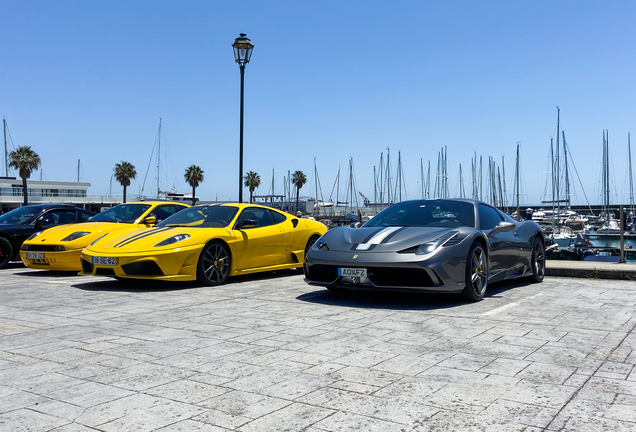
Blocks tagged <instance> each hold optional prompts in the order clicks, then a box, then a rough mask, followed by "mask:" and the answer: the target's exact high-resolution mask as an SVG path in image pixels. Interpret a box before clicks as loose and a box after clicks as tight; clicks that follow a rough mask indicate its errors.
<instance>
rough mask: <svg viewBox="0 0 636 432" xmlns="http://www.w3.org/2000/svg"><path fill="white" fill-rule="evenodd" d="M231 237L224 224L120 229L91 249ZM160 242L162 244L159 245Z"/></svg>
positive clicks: (115, 250) (117, 250)
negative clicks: (215, 225)
mask: <svg viewBox="0 0 636 432" xmlns="http://www.w3.org/2000/svg"><path fill="white" fill-rule="evenodd" d="M213 237H216V238H220V237H225V238H227V237H232V234H231V231H229V230H226V229H224V228H191V227H164V228H157V227H156V228H146V229H144V228H142V229H133V230H125V231H118V232H117V233H113V234H110V235H107V236H105V237H104V238H102V239H100V240H99V241H97V242H96V243H95V244H94V245H92V246H89V247H88V250H90V251H91V252H96V253H107V254H122V253H129V252H143V251H151V250H157V251H159V250H165V249H173V248H177V247H186V246H193V245H198V244H202V243H205V242H207V241H208V240H209V239H210V238H213ZM159 244H161V245H162V246H157V245H159Z"/></svg>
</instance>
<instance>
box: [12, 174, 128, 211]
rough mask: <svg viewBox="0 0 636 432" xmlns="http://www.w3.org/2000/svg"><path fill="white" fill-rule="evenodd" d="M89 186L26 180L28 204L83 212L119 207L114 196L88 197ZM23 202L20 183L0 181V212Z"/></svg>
mask: <svg viewBox="0 0 636 432" xmlns="http://www.w3.org/2000/svg"><path fill="white" fill-rule="evenodd" d="M90 185H91V184H90V183H77V182H56V181H37V180H28V179H27V188H28V199H29V204H44V203H55V204H73V205H76V206H78V207H81V208H84V209H86V210H92V211H100V210H101V209H102V208H103V207H112V206H114V205H117V204H119V203H121V201H122V197H121V196H115V195H108V194H106V195H101V196H100V195H88V193H87V191H88V188H89V187H90ZM23 202H24V197H23V195H22V179H21V178H15V177H0V210H1V211H2V213H6V212H7V211H9V210H13V209H14V208H17V207H20V206H21V205H22V203H23Z"/></svg>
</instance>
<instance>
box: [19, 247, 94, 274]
mask: <svg viewBox="0 0 636 432" xmlns="http://www.w3.org/2000/svg"><path fill="white" fill-rule="evenodd" d="M29 252H31V251H29ZM36 253H42V254H44V258H43V259H28V258H27V257H26V254H27V251H23V250H21V251H20V259H22V262H23V263H24V265H25V266H27V267H29V268H32V269H38V270H54V271H73V272H78V271H81V270H82V264H81V262H80V256H81V254H82V249H76V250H68V251H63V252H48V251H46V252H36Z"/></svg>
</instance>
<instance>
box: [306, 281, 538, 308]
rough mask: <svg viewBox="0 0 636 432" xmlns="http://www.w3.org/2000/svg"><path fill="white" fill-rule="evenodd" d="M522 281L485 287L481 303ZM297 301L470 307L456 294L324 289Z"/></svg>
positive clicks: (514, 287) (334, 303)
mask: <svg viewBox="0 0 636 432" xmlns="http://www.w3.org/2000/svg"><path fill="white" fill-rule="evenodd" d="M526 285H528V283H527V282H525V281H515V280H511V281H503V282H498V283H496V284H494V285H491V286H489V287H488V290H487V291H486V295H485V297H484V300H483V301H488V299H489V298H497V297H501V295H502V294H504V293H505V292H506V291H509V290H512V289H517V288H519V289H522V288H523V287H524V286H526ZM296 299H297V300H300V301H305V302H309V303H319V304H324V305H329V306H345V307H353V308H365V309H391V310H432V309H448V308H454V307H460V306H467V305H471V304H473V303H472V302H469V301H466V300H464V298H463V297H462V296H461V294H459V293H448V294H446V293H423V292H422V293H420V292H397V291H394V292H389V291H372V290H357V291H351V290H343V291H337V292H332V291H329V290H327V289H326V288H324V289H319V290H316V291H311V292H308V293H305V294H302V295H300V296H298V297H296Z"/></svg>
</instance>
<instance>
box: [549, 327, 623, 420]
mask: <svg viewBox="0 0 636 432" xmlns="http://www.w3.org/2000/svg"><path fill="white" fill-rule="evenodd" d="M634 329H636V324H634V326H633V327H632V329H631V330H630V331H629V332H626V334H625V337H623V339H621V341H620V342H619V343H618V344H617V345H616V346H615V347H614V348H612V349H611V351H610V353H609V354H608V355H607V357H605V359H604V360H603V362H602V363H601V364H600V365H599V366H598V367H597V368H596V369H594V373H592V374H591V375H590V376H588V377H587V379H586V380H585V382H583V384H580V385H579V386H578V388H577V389H576V391H575V392H574V394H572V396H571V397H570V398H569V399H568V401H567V402H566V403H565V404H563V406H562V407H561V408H560V409H559V411H558V412H557V413H556V415H555V416H554V417H552V420H550V423H548V425H547V426H546V427H545V430H549V428H550V425H551V424H552V423H553V422H554V421H555V420H556V419H557V418H558V417H559V414H561V412H562V411H563V410H564V409H565V407H567V406H568V405H569V404H570V402H572V400H574V399H575V398H576V396H577V395H578V394H579V392H580V391H581V390H582V389H583V387H585V385H586V384H587V383H588V382H589V381H590V380H591V379H592V378H593V377H594V375H596V372H598V371H599V369H600V368H602V367H603V366H604V365H605V364H606V363H607V362H608V361H609V360H608V359H609V358H610V357H611V356H612V354H613V353H614V351H616V350H617V349H618V348H619V347H620V346H621V345H622V344H623V342H625V339H627V338H628V337H629V335H631V334H632V332H633V331H634ZM570 418H571V417H568V420H569V419H570ZM566 424H567V421H566ZM564 427H565V426H564ZM561 429H563V428H561ZM561 429H560V430H561Z"/></svg>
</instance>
